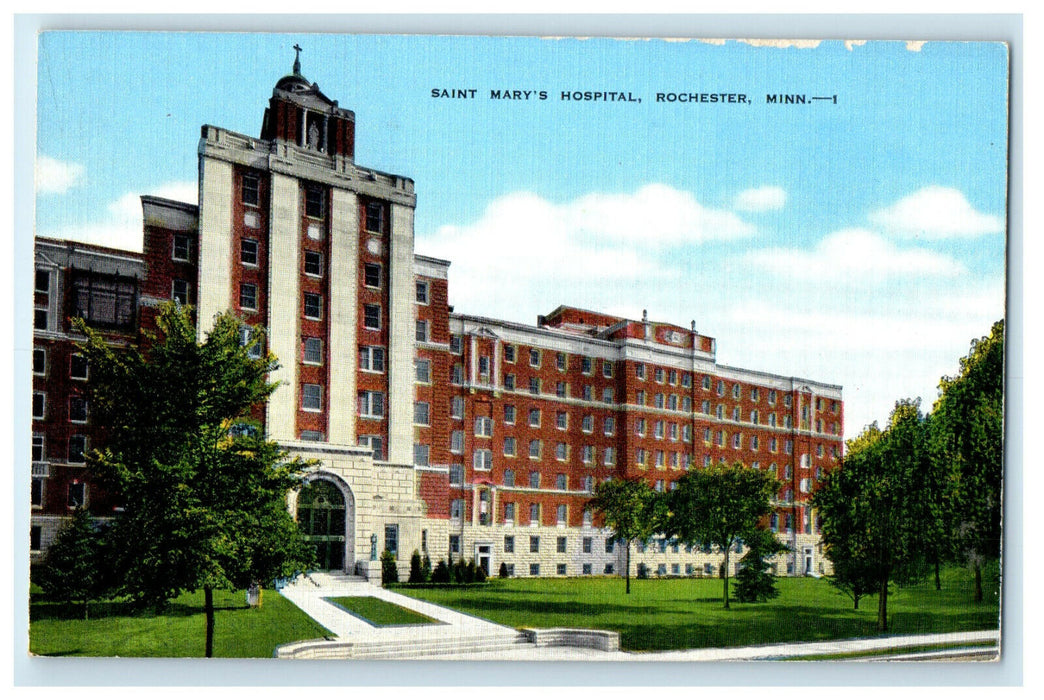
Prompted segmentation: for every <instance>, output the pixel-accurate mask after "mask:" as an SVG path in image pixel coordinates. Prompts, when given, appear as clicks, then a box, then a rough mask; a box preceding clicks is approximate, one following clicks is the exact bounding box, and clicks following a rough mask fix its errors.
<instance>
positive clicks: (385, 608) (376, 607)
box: [325, 596, 438, 627]
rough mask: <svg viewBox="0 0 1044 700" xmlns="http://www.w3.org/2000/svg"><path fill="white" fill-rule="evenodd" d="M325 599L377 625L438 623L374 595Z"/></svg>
mask: <svg viewBox="0 0 1044 700" xmlns="http://www.w3.org/2000/svg"><path fill="white" fill-rule="evenodd" d="M325 600H328V601H330V602H331V603H333V604H334V605H337V606H338V607H340V608H343V609H345V610H347V611H348V612H350V613H352V614H353V615H357V616H359V617H361V618H362V619H364V620H366V621H367V622H369V623H370V624H371V625H374V626H375V627H389V626H392V625H430V624H433V623H434V624H438V620H433V619H432V618H430V617H428V616H427V615H421V614H420V613H418V612H414V611H412V610H408V609H406V608H403V607H401V606H398V605H396V604H395V603H389V602H388V601H386V600H381V599H380V598H374V597H373V596H352V597H339V598H325Z"/></svg>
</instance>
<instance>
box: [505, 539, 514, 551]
mask: <svg viewBox="0 0 1044 700" xmlns="http://www.w3.org/2000/svg"><path fill="white" fill-rule="evenodd" d="M514 553H515V537H514V535H504V554H514Z"/></svg>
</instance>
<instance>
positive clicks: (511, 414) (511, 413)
mask: <svg viewBox="0 0 1044 700" xmlns="http://www.w3.org/2000/svg"><path fill="white" fill-rule="evenodd" d="M504 423H506V424H507V425H514V424H515V407H514V406H513V405H512V404H507V405H506V406H504Z"/></svg>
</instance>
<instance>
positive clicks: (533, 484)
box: [529, 472, 540, 489]
mask: <svg viewBox="0 0 1044 700" xmlns="http://www.w3.org/2000/svg"><path fill="white" fill-rule="evenodd" d="M529 488H531V489H538V488H540V472H529Z"/></svg>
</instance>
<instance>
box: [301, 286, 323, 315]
mask: <svg viewBox="0 0 1044 700" xmlns="http://www.w3.org/2000/svg"><path fill="white" fill-rule="evenodd" d="M304 315H305V318H307V319H311V320H313V321H318V320H319V319H321V318H322V317H323V297H322V296H321V295H319V294H312V293H311V292H305V294H304Z"/></svg>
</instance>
